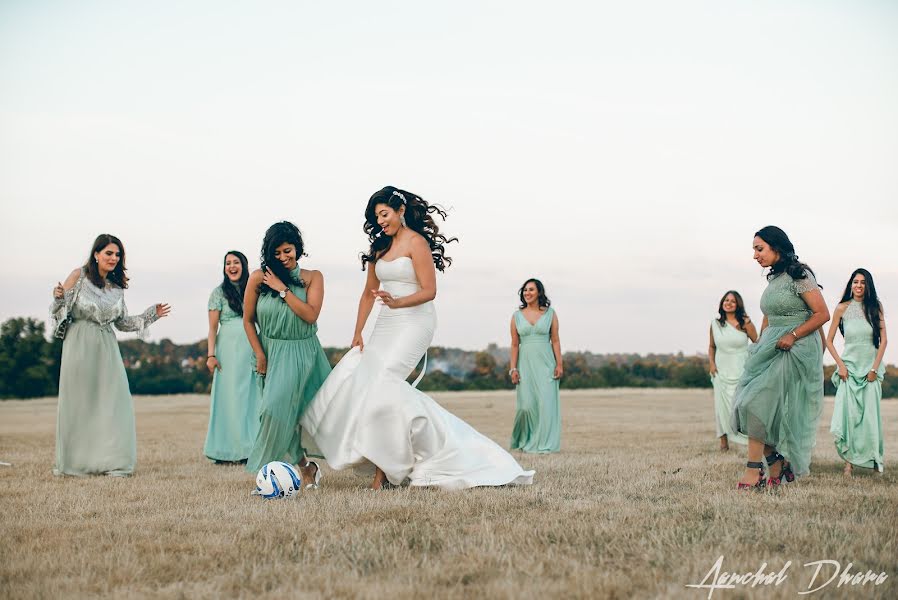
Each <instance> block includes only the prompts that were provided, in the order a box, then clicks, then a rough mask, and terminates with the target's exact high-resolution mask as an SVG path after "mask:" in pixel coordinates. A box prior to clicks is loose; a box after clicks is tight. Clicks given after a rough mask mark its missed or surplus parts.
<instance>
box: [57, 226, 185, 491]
mask: <svg viewBox="0 0 898 600" xmlns="http://www.w3.org/2000/svg"><path fill="white" fill-rule="evenodd" d="M125 270H126V269H125V248H124V246H123V245H122V242H121V240H119V239H118V238H117V237H115V236H113V235H109V234H106V233H104V234H101V235H99V236H98V237H97V239H96V240H95V241H94V244H93V247H92V249H91V253H90V255H89V256H88V259H87V262H86V264H85V265H84V266H83V267H81V268H78V269H75V270H74V271H72V272H71V274H70V275H69V276H68V278H67V279H66V280H65V283H58V284H56V287H55V288H54V290H53V299H54V300H53V304H52V305H51V307H50V313H51V319H52V321H53V322H54V329H55V328H56V326H58V325H59V323H60V322H62V321H65V320H66V319H67V316H70V317H71V318H72V320H71V322H70V323H69V325H68V327H67V331H66V333H65V338H64V339H65V341H64V342H63V343H62V364H61V366H60V371H59V404H58V407H57V415H56V464H55V466H54V468H53V473H54V474H55V475H76V476H83V475H112V476H119V477H123V476H128V475H131V474H132V473H133V472H134V467H135V465H136V463H137V432H136V428H135V424H134V406H133V401H132V399H131V390H130V389H129V386H128V375H127V373H126V372H125V365H124V363H123V362H122V354H121V351H120V350H119V346H118V341H117V340H116V338H115V333H113V331H112V328H113V327H115V328H116V329H118V330H119V331H136V332H137V335H138V337H140V338H141V339H143V338H144V337H145V335H146V330H147V327H149V325H150V324H151V323H154V322H155V321H156V320H158V319H160V318H162V317H164V316H166V315H168V313H169V310H170V308H169V306H168V305H167V304H154V305H153V306H150V307H149V308H148V309H146V310H145V311H144V312H143V313H141V314H139V315H135V316H131V315H129V314H128V309H127V308H126V306H125V295H124V290H125V289H126V288H127V287H128V277H127V276H126V275H125Z"/></svg>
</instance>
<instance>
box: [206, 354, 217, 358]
mask: <svg viewBox="0 0 898 600" xmlns="http://www.w3.org/2000/svg"><path fill="white" fill-rule="evenodd" d="M206 358H218V357H217V356H215V355H214V354H210V355H209V356H207V357H206Z"/></svg>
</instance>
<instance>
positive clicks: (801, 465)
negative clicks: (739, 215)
mask: <svg viewBox="0 0 898 600" xmlns="http://www.w3.org/2000/svg"><path fill="white" fill-rule="evenodd" d="M752 247H753V248H754V259H755V260H756V261H757V262H758V264H760V265H761V266H762V267H768V268H769V269H770V270H769V271H768V272H767V282H768V283H767V289H765V290H764V293H763V294H762V295H761V310H762V311H763V313H764V321H763V323H762V324H761V337H760V339H758V343H757V344H755V345H754V346H752V348H751V349H750V350H749V353H748V359H747V360H746V361H745V370H744V371H743V373H742V378H741V379H740V380H739V386H738V387H737V388H736V398H735V401H734V405H733V415H732V419H733V420H732V426H733V429H734V430H735V431H738V432H739V433H742V434H744V435H747V436H748V462H747V463H746V465H745V471H744V472H743V474H742V477H741V478H740V479H739V482H738V484H737V486H736V487H737V488H738V489H746V488H761V487H764V486H765V485H768V484H769V485H778V484H779V483H780V480H781V478H782V477H785V479H786V481H793V480H794V479H795V475H806V474H807V473H809V472H810V464H811V451H812V450H813V448H814V444H815V441H816V435H817V422H818V421H819V420H820V413H821V411H822V408H823V340H822V334H821V333H820V328H821V327H822V326H823V324H824V323H826V322H827V321H829V310H828V309H827V308H826V302H824V300H823V295H822V294H821V293H820V286H818V285H817V280H816V279H815V278H814V272H813V271H812V270H811V268H810V267H809V266H808V265H806V264H804V263H803V262H801V261H799V260H798V255H797V254H796V253H795V247H794V246H793V245H792V242H791V241H790V240H789V236H787V235H786V232H785V231H783V230H782V229H780V228H779V227H774V226H773V225H768V226H767V227H764V228H763V229H761V230H760V231H758V232H757V233H755V237H754V240H753V242H752ZM818 336H819V337H818ZM762 459H763V460H764V461H765V462H761V461H762Z"/></svg>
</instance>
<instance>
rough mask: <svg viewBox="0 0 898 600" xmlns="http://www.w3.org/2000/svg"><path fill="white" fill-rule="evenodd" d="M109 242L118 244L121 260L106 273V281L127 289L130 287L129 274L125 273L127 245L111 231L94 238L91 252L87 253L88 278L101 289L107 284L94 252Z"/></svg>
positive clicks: (85, 266)
mask: <svg viewBox="0 0 898 600" xmlns="http://www.w3.org/2000/svg"><path fill="white" fill-rule="evenodd" d="M109 244H115V245H116V246H118V251H119V261H118V264H117V265H115V268H114V269H113V270H112V271H110V272H109V273H107V274H106V281H109V282H111V283H114V284H115V285H117V286H119V287H120V288H122V289H123V290H126V289H128V276H127V275H125V271H127V269H126V268H125V246H124V245H123V244H122V240H120V239H118V238H117V237H115V236H114V235H112V234H111V233H101V234H100V235H98V236H97V239H95V240H94V245H93V246H91V249H90V254H88V255H87V262H86V263H84V268H85V269H87V278H88V279H90V282H91V283H92V284H94V285H95V286H97V287H98V288H100V289H102V288H104V287H105V286H106V282H104V281H103V278H102V277H100V269H99V267H97V260H96V259H95V258H94V254H96V253H97V252H99V251H100V250H102V249H103V248H105V247H106V246H108V245H109Z"/></svg>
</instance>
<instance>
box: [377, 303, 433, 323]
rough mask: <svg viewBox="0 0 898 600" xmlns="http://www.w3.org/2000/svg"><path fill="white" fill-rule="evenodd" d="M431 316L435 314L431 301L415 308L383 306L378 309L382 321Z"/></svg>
mask: <svg viewBox="0 0 898 600" xmlns="http://www.w3.org/2000/svg"><path fill="white" fill-rule="evenodd" d="M433 314H436V309H435V308H434V305H433V301H432V300H428V301H427V302H424V303H423V304H418V305H416V306H406V307H403V308H390V307H389V306H387V305H383V306H382V307H381V309H380V318H384V319H389V318H391V317H398V316H413V315H422V316H430V315H433Z"/></svg>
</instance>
